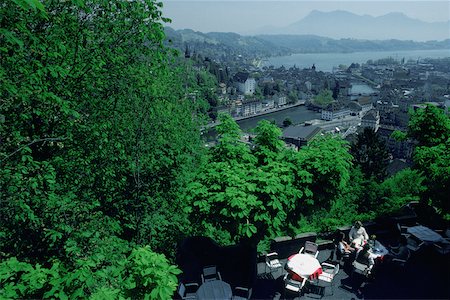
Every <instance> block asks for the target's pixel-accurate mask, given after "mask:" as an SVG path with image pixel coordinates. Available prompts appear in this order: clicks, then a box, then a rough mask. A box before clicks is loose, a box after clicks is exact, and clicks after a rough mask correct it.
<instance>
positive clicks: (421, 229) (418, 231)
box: [407, 225, 443, 243]
mask: <svg viewBox="0 0 450 300" xmlns="http://www.w3.org/2000/svg"><path fill="white" fill-rule="evenodd" d="M407 232H408V233H409V234H412V235H414V236H415V237H416V238H418V239H419V240H421V241H424V242H430V243H435V242H439V241H441V240H442V239H443V238H442V236H440V235H439V234H438V233H437V232H435V231H433V230H431V229H430V228H428V227H425V226H422V225H419V226H414V227H409V228H408V229H407Z"/></svg>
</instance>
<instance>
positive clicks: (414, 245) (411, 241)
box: [406, 235, 425, 252]
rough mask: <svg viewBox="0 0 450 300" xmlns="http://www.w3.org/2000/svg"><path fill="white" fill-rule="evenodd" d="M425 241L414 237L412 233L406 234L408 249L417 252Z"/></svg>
mask: <svg viewBox="0 0 450 300" xmlns="http://www.w3.org/2000/svg"><path fill="white" fill-rule="evenodd" d="M424 244H425V243H424V242H423V241H420V240H418V239H417V238H415V237H414V236H412V235H407V236H406V246H407V247H408V249H409V250H411V251H413V252H417V251H419V250H420V248H421V247H422V246H423V245H424Z"/></svg>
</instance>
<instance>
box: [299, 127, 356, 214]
mask: <svg viewBox="0 0 450 300" xmlns="http://www.w3.org/2000/svg"><path fill="white" fill-rule="evenodd" d="M351 161H352V156H351V155H350V154H349V153H348V144H347V142H346V141H344V140H342V139H341V138H340V137H333V136H331V135H325V136H321V137H318V138H315V139H313V140H312V141H311V142H310V143H309V144H308V145H307V146H306V147H303V148H301V149H300V150H299V151H298V162H297V163H298V166H297V168H298V170H304V171H307V172H308V173H311V174H312V182H311V185H310V190H311V191H312V194H310V195H309V196H312V197H311V198H310V199H311V200H310V201H311V202H310V204H312V205H311V206H310V208H312V209H314V208H319V207H323V208H326V209H327V208H329V207H330V205H331V201H332V199H334V198H335V197H336V196H338V195H339V194H340V193H341V192H343V191H344V189H345V188H346V186H347V185H348V182H349V178H350V169H351V165H352V162H351ZM306 208H307V207H306Z"/></svg>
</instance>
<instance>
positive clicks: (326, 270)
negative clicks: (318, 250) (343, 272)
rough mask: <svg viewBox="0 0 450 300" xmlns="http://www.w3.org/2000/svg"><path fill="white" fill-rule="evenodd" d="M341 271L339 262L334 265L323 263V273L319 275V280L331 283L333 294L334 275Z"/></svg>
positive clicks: (332, 293)
mask: <svg viewBox="0 0 450 300" xmlns="http://www.w3.org/2000/svg"><path fill="white" fill-rule="evenodd" d="M338 272H339V264H336V265H332V264H329V263H325V262H324V263H322V274H320V275H319V282H324V283H329V284H330V286H331V295H334V277H335V276H336V275H337V273H338Z"/></svg>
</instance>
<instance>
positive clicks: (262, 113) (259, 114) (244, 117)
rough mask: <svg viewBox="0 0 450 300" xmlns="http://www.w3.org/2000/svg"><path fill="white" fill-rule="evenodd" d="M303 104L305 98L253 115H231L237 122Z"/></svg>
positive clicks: (213, 124)
mask: <svg viewBox="0 0 450 300" xmlns="http://www.w3.org/2000/svg"><path fill="white" fill-rule="evenodd" d="M303 105H305V100H300V101H298V102H297V103H295V104H289V105H285V106H282V107H278V108H271V109H268V110H265V111H262V112H259V113H257V114H254V115H249V116H242V117H233V120H235V121H236V122H238V121H242V120H247V119H251V118H255V117H259V116H264V115H269V114H272V113H276V112H279V111H283V110H286V109H290V108H293V107H297V106H303ZM219 124H220V122H219V121H216V122H214V123H209V124H207V125H205V126H204V127H203V128H204V129H207V128H214V127H216V126H217V125H219Z"/></svg>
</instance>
